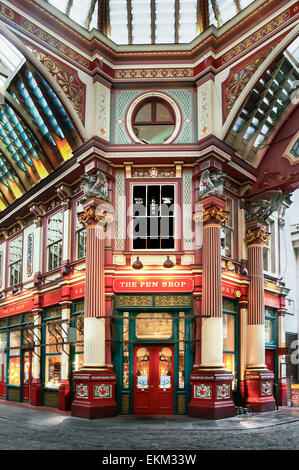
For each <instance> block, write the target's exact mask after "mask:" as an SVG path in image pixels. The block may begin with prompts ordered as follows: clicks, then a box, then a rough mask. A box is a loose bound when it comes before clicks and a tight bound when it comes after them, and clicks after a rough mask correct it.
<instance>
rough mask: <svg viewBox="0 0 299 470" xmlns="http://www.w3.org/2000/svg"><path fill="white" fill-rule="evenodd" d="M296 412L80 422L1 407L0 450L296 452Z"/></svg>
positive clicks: (298, 441)
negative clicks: (201, 417) (219, 418)
mask: <svg viewBox="0 0 299 470" xmlns="http://www.w3.org/2000/svg"><path fill="white" fill-rule="evenodd" d="M298 437H299V408H288V409H287V408H283V409H280V410H278V411H273V412H270V413H260V414H257V413H252V414H250V415H241V416H235V417H233V418H229V419H224V420H217V421H207V420H201V419H195V418H190V417H188V416H169V417H161V416H153V417H136V416H117V417H115V418H107V419H102V420H85V419H80V418H73V417H71V416H69V415H59V414H54V413H47V412H41V411H36V410H32V409H27V408H19V407H15V406H8V405H6V404H0V450H15V449H17V450H135V449H146V450H170V449H171V450H178V451H179V450H203V449H206V450H225V449H226V450H245V449H246V450H266V449H280V450H282V449H284V450H299V438H298Z"/></svg>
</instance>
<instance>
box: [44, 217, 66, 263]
mask: <svg viewBox="0 0 299 470" xmlns="http://www.w3.org/2000/svg"><path fill="white" fill-rule="evenodd" d="M62 229H63V213H62V211H60V212H56V214H54V215H52V216H51V217H49V218H48V223H47V266H48V271H51V270H52V269H56V268H59V266H61V262H62Z"/></svg>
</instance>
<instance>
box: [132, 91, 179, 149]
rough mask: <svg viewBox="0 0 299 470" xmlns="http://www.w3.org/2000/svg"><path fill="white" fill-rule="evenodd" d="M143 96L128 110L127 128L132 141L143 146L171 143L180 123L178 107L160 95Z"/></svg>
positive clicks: (172, 101)
mask: <svg viewBox="0 0 299 470" xmlns="http://www.w3.org/2000/svg"><path fill="white" fill-rule="evenodd" d="M145 95H146V96H145ZM145 95H141V96H139V97H138V98H137V99H136V100H135V101H134V102H133V103H132V104H131V106H130V108H129V110H128V115H127V127H128V131H129V134H130V136H131V138H132V140H133V141H134V142H136V143H137V142H138V143H144V144H167V143H169V142H171V141H173V140H174V139H175V138H176V136H177V134H178V131H179V128H180V123H181V115H180V111H179V109H178V106H177V105H176V103H175V102H174V100H172V99H171V98H170V97H168V96H165V95H162V94H160V93H146V94H145ZM161 95H162V96H161Z"/></svg>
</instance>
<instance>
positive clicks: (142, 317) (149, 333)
mask: <svg viewBox="0 0 299 470" xmlns="http://www.w3.org/2000/svg"><path fill="white" fill-rule="evenodd" d="M135 324H136V328H135V334H136V338H138V339H169V338H171V336H172V317H171V315H170V314H169V313H165V312H158V313H139V314H138V315H137V316H136V323H135Z"/></svg>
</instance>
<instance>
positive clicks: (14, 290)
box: [12, 286, 19, 294]
mask: <svg viewBox="0 0 299 470" xmlns="http://www.w3.org/2000/svg"><path fill="white" fill-rule="evenodd" d="M18 292H19V288H18V287H16V286H14V287H13V288H12V293H13V294H17V293H18Z"/></svg>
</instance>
